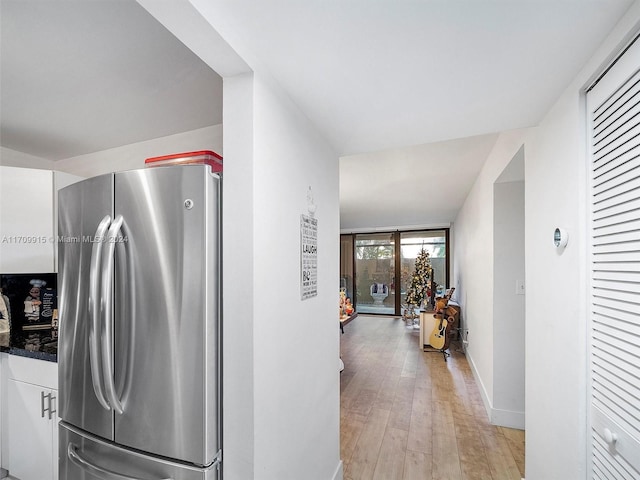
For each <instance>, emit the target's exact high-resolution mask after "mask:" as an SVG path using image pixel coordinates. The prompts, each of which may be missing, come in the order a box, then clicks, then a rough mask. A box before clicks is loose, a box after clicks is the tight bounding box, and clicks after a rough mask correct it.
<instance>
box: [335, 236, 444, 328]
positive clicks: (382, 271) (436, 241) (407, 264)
mask: <svg viewBox="0 0 640 480" xmlns="http://www.w3.org/2000/svg"><path fill="white" fill-rule="evenodd" d="M422 249H424V250H425V251H426V252H427V253H428V254H429V259H430V262H431V266H432V267H433V269H434V281H435V283H436V284H437V285H439V286H441V288H442V291H444V290H445V289H446V288H447V286H448V284H449V229H448V228H440V229H434V230H412V231H397V230H396V231H394V232H372V233H358V234H344V235H341V236H340V288H344V289H345V292H346V295H347V297H349V298H351V301H352V303H353V304H354V305H355V309H356V312H358V313H366V314H373V315H376V314H377V315H393V316H400V315H401V314H402V305H403V304H404V303H405V300H406V295H407V287H408V286H409V283H410V281H411V275H412V274H413V272H414V269H415V261H416V257H417V256H418V254H419V253H420V251H421V250H422Z"/></svg>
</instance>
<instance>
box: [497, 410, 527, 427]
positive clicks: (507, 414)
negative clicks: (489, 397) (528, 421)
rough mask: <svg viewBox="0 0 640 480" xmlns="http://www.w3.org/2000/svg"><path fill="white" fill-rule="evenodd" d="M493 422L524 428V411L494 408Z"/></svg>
mask: <svg viewBox="0 0 640 480" xmlns="http://www.w3.org/2000/svg"><path fill="white" fill-rule="evenodd" d="M491 423H492V424H493V425H498V426H500V427H507V428H517V429H518V430H524V412H513V411H511V410H500V409H499V408H493V409H491Z"/></svg>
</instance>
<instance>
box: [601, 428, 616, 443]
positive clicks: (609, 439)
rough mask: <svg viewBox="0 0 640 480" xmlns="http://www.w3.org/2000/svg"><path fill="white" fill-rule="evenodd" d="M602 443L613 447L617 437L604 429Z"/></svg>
mask: <svg viewBox="0 0 640 480" xmlns="http://www.w3.org/2000/svg"><path fill="white" fill-rule="evenodd" d="M604 441H605V442H607V443H608V444H609V445H613V444H614V443H616V442H617V441H618V435H617V434H615V433H613V432H612V431H611V430H609V429H608V428H605V429H604Z"/></svg>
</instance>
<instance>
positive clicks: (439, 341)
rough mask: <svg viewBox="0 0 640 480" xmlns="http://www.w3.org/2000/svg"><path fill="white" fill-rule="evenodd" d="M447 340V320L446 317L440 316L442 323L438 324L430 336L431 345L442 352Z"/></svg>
mask: <svg viewBox="0 0 640 480" xmlns="http://www.w3.org/2000/svg"><path fill="white" fill-rule="evenodd" d="M446 340H447V320H446V319H445V318H444V315H440V322H439V323H436V326H435V327H434V328H433V331H432V332H431V335H429V345H431V346H432V347H433V348H435V349H436V350H442V349H443V348H444V346H445V343H446Z"/></svg>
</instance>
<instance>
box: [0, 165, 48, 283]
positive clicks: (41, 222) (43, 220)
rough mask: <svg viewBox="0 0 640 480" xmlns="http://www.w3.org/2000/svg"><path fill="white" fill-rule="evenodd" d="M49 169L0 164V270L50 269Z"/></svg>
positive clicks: (12, 271) (14, 271) (17, 271)
mask: <svg viewBox="0 0 640 480" xmlns="http://www.w3.org/2000/svg"><path fill="white" fill-rule="evenodd" d="M53 204H54V198H53V172H52V171H50V170H38V169H32V168H18V167H5V166H2V167H0V273H36V272H53V271H54V251H55V242H54V238H53V235H54V230H53Z"/></svg>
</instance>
